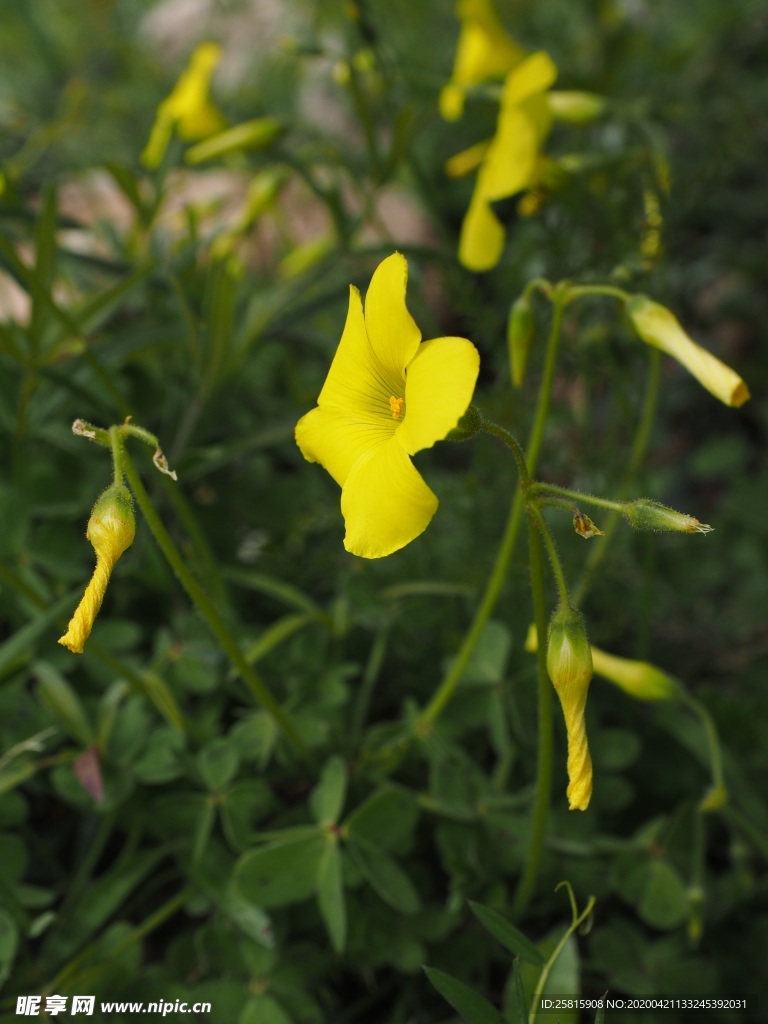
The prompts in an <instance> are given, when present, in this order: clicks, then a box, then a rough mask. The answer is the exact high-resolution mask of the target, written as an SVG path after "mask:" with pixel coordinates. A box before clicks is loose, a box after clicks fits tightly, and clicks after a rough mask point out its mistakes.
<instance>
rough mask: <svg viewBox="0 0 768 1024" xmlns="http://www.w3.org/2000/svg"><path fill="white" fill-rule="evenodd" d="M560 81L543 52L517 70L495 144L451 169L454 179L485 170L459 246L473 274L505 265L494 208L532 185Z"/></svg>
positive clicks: (457, 160)
mask: <svg viewBox="0 0 768 1024" xmlns="http://www.w3.org/2000/svg"><path fill="white" fill-rule="evenodd" d="M556 77H557V68H556V67H555V65H554V63H553V62H552V59H551V58H550V57H549V55H548V54H546V53H544V52H542V51H540V52H538V53H534V54H531V56H530V57H527V58H526V59H525V60H524V61H522V62H521V63H520V64H518V65H517V67H516V68H515V69H514V70H513V71H511V72H510V73H509V74H508V75H507V78H506V80H505V82H504V88H503V92H502V97H501V109H500V111H499V119H498V124H497V127H496V134H495V135H494V137H493V139H491V141H490V143H487V144H485V143H480V144H478V145H475V146H472V147H471V148H470V149H468V150H465V151H464V152H463V153H459V154H457V155H456V156H455V157H453V158H452V159H451V160H449V161H448V164H447V165H446V170H447V172H448V173H449V174H453V175H458V174H466V173H468V172H469V171H470V170H472V169H473V168H474V167H476V166H478V165H479V167H480V170H479V172H478V175H477V182H476V184H475V191H474V193H473V195H472V199H471V201H470V204H469V210H468V211H467V215H466V216H465V218H464V223H463V224H462V227H461V239H460V242H459V260H460V261H461V262H462V263H463V264H464V266H465V267H467V268H468V269H469V270H490V269H491V268H492V267H495V266H496V264H497V263H498V262H499V260H500V259H501V253H502V250H503V248H504V238H505V231H504V225H503V224H502V223H501V221H500V220H499V219H498V217H497V216H496V214H495V213H494V212H493V209H492V207H491V203H492V202H494V201H495V200H497V199H504V198H506V197H508V196H512V195H514V194H515V193H516V192H520V191H521V190H522V189H524V188H527V187H528V186H529V185H531V184H532V182H533V180H534V178H535V173H536V166H537V163H538V159H539V153H540V150H541V147H542V145H543V143H544V140H545V139H546V137H547V135H548V134H549V129H550V126H551V124H552V113H551V111H550V108H549V105H548V104H547V100H546V95H545V93H546V90H547V89H548V88H549V87H550V86H551V85H552V83H553V82H554V81H555V78H556Z"/></svg>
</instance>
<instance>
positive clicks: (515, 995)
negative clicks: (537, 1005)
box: [504, 960, 528, 1024]
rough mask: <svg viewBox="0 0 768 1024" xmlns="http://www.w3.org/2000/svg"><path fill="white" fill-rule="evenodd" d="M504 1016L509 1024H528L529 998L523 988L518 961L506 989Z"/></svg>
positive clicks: (514, 965)
mask: <svg viewBox="0 0 768 1024" xmlns="http://www.w3.org/2000/svg"><path fill="white" fill-rule="evenodd" d="M504 1016H505V1018H506V1019H507V1021H508V1024H528V997H527V996H526V994H525V989H524V988H523V979H522V977H521V974H520V963H519V961H518V960H515V962H514V963H513V964H512V970H511V972H510V975H509V978H508V979H507V984H506V986H505V987H504Z"/></svg>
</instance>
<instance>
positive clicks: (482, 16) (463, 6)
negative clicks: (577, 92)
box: [440, 0, 525, 121]
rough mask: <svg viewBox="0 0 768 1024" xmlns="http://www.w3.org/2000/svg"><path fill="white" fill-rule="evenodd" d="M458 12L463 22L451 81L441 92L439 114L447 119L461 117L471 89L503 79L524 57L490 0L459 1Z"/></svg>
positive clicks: (451, 119) (522, 50)
mask: <svg viewBox="0 0 768 1024" xmlns="http://www.w3.org/2000/svg"><path fill="white" fill-rule="evenodd" d="M456 13H457V14H458V16H459V19H460V20H461V22H462V26H461V35H460V36H459V43H458V46H457V47H456V59H455V60H454V64H453V74H452V75H451V80H450V82H449V83H448V85H446V86H445V87H444V88H443V90H442V92H441V93H440V113H441V114H442V115H443V117H444V118H445V119H446V121H456V120H458V118H460V117H461V115H462V113H463V111H464V96H465V93H466V91H467V89H468V88H471V86H473V85H478V84H479V83H480V82H485V81H487V80H488V79H490V78H503V77H504V75H505V74H506V73H507V72H508V71H510V70H511V69H512V68H513V67H514V66H515V64H519V63H520V61H521V60H522V59H523V57H524V56H525V50H524V49H523V48H522V46H520V45H519V44H518V43H516V42H515V40H514V39H513V38H512V36H510V35H509V33H508V32H507V31H506V29H505V28H504V26H503V25H502V24H501V22H500V21H499V19H498V16H497V15H496V12H495V11H494V9H493V7H492V6H491V3H490V0H460V2H459V4H458V5H457V9H456Z"/></svg>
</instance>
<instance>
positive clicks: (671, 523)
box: [623, 498, 714, 533]
mask: <svg viewBox="0 0 768 1024" xmlns="http://www.w3.org/2000/svg"><path fill="white" fill-rule="evenodd" d="M623 514H624V518H625V519H626V520H627V522H628V523H629V524H630V526H634V528H635V529H636V530H654V531H656V532H657V533H712V531H713V530H714V527H713V526H707V524H706V523H700V522H699V520H698V519H694V517H693V516H687V515H685V513H684V512H676V511H675V510H674V509H673V508H667V506H666V505H662V504H661V502H658V501H652V500H651V499H650V498H638V499H637V501H629V502H627V504H626V505H625V506H624V508H623Z"/></svg>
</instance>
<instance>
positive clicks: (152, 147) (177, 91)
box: [141, 43, 225, 170]
mask: <svg viewBox="0 0 768 1024" xmlns="http://www.w3.org/2000/svg"><path fill="white" fill-rule="evenodd" d="M220 60H221V47H220V46H219V45H218V44H217V43H201V44H200V45H199V46H198V47H196V48H195V50H194V51H193V53H192V56H191V57H190V58H189V63H188V64H187V66H186V68H185V69H184V70H183V71H182V73H181V75H180V76H179V80H178V81H177V82H176V85H175V86H174V87H173V91H172V92H171V93H170V95H169V96H168V97H167V98H166V99H164V100H163V102H162V103H161V104H160V106H159V107H158V108H157V117H156V118H155V123H154V125H153V126H152V132H151V134H150V136H149V141H148V142H147V145H146V146H145V148H144V152H143V153H142V154H141V162H142V163H143V164H144V166H145V167H147V168H149V169H150V170H154V169H155V168H156V167H159V166H160V164H161V163H162V161H163V157H164V156H165V151H166V149H167V148H168V143H169V142H170V141H171V136H172V135H173V132H174V131H176V133H177V134H178V136H179V138H180V139H183V140H184V141H185V142H193V141H195V140H197V139H205V138H208V136H209V135H213V134H214V133H215V132H218V131H220V130H221V129H222V128H223V127H224V124H225V121H224V118H223V116H222V115H221V113H220V112H219V111H218V110H217V109H216V107H214V105H213V104H212V103H211V101H210V99H209V97H208V94H209V92H210V88H211V79H212V78H213V72H214V71H215V69H216V65H217V64H218V63H219V61H220Z"/></svg>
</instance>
